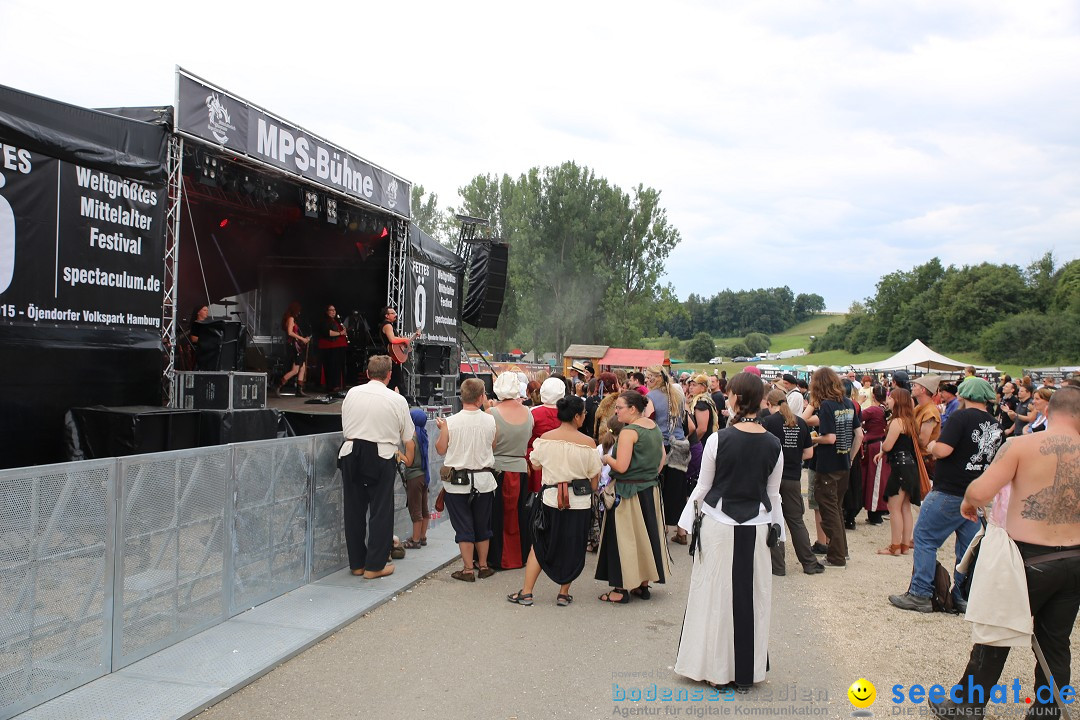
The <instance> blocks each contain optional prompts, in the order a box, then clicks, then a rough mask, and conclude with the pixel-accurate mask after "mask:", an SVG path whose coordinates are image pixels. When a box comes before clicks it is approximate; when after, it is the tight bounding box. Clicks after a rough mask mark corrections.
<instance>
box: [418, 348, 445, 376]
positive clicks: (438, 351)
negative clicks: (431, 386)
mask: <svg viewBox="0 0 1080 720" xmlns="http://www.w3.org/2000/svg"><path fill="white" fill-rule="evenodd" d="M450 350H451V348H450V346H449V345H421V346H419V347H418V348H417V349H416V354H417V360H418V365H417V370H416V372H417V373H418V374H420V375H449V374H450Z"/></svg>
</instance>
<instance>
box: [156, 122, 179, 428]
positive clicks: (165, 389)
mask: <svg viewBox="0 0 1080 720" xmlns="http://www.w3.org/2000/svg"><path fill="white" fill-rule="evenodd" d="M183 169H184V140H183V138H180V137H178V136H176V135H170V136H169V157H168V172H169V207H168V210H167V211H166V215H165V282H164V283H163V284H164V286H165V295H164V298H163V299H162V303H161V348H162V354H163V357H162V371H161V396H162V405H164V406H167V407H171V406H173V404H174V403H175V401H176V373H174V372H173V371H174V370H175V369H176V292H177V275H176V271H177V267H178V262H179V256H180V195H181V193H182V192H183V189H184V188H183V183H184V175H183Z"/></svg>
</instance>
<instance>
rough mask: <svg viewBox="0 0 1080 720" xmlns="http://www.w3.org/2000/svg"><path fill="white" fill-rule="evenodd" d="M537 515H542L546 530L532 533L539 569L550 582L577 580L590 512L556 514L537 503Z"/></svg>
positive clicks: (567, 582) (590, 520) (579, 511)
mask: <svg viewBox="0 0 1080 720" xmlns="http://www.w3.org/2000/svg"><path fill="white" fill-rule="evenodd" d="M537 505H538V507H537V509H536V512H539V513H543V515H544V520H545V521H546V523H547V526H546V528H545V530H544V531H543V532H536V531H534V532H533V537H532V542H533V545H532V549H533V550H534V551H535V552H536V560H537V561H538V562H539V563H540V569H542V570H543V571H544V574H545V575H547V576H548V577H549V578H551V580H552V582H555V583H558V584H559V585H566V584H569V583H572V582H574V580H577V578H578V575H581V571H582V570H584V569H585V543H586V542H588V537H589V525H590V524H591V523H592V510H589V509H585V510H558V509H556V508H553V507H548V506H547V505H545V504H543V503H541V502H538V503H537Z"/></svg>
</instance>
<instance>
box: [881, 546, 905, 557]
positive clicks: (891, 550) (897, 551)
mask: <svg viewBox="0 0 1080 720" xmlns="http://www.w3.org/2000/svg"><path fill="white" fill-rule="evenodd" d="M903 551H904V544H903V543H900V544H899V545H888V546H886V547H883V548H881V549H880V550H878V551H877V554H878V555H893V556H895V557H899V556H900V555H901V554H902V553H903Z"/></svg>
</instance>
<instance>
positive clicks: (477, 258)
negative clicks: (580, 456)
mask: <svg viewBox="0 0 1080 720" xmlns="http://www.w3.org/2000/svg"><path fill="white" fill-rule="evenodd" d="M508 254H509V246H508V245H507V244H506V243H500V242H492V243H484V244H477V245H476V247H474V248H473V251H472V256H471V258H470V260H469V293H468V295H467V296H466V298H465V307H464V310H463V311H462V313H461V319H462V320H464V321H465V322H467V323H469V324H470V325H474V326H476V327H478V328H490V329H494V328H495V327H496V326H498V324H499V313H501V312H502V306H503V297H504V296H505V295H506V258H507V255H508Z"/></svg>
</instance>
